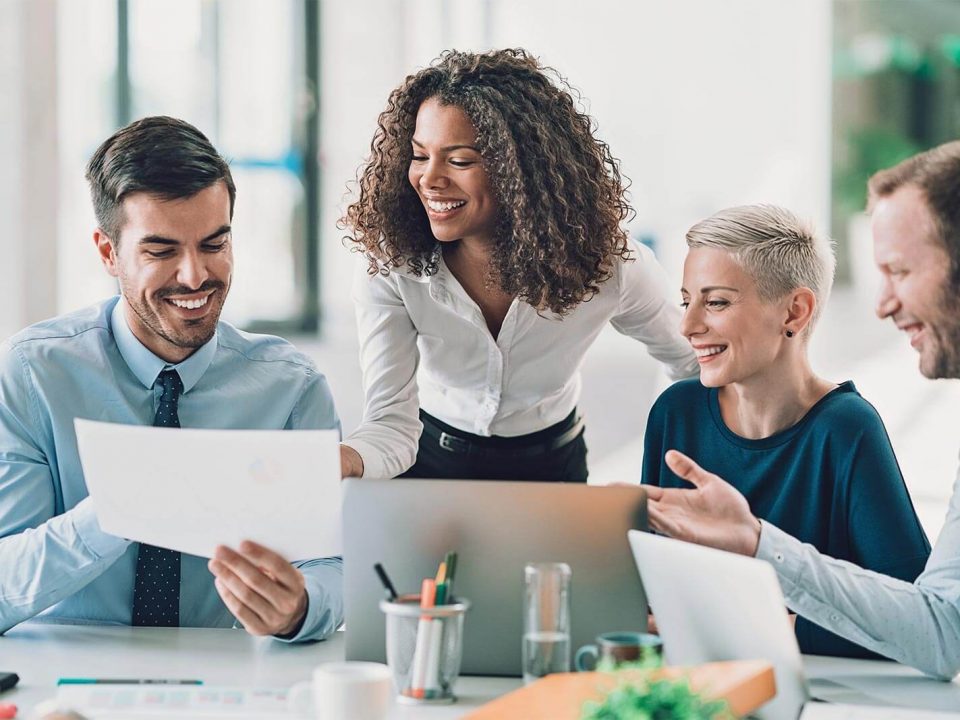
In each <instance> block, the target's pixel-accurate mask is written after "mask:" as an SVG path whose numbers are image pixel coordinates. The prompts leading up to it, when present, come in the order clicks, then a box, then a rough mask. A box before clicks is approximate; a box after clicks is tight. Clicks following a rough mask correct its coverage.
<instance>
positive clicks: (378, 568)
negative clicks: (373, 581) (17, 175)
mask: <svg viewBox="0 0 960 720" xmlns="http://www.w3.org/2000/svg"><path fill="white" fill-rule="evenodd" d="M373 569H374V571H375V572H376V573H377V577H378V578H380V582H381V583H383V589H384V590H386V591H387V600H389V601H390V602H394V601H395V600H396V599H397V589H396V588H395V587H394V586H393V583H392V582H390V577H389V576H388V575H387V571H386V570H384V569H383V565H381V564H380V563H376V564H375V565H374V566H373Z"/></svg>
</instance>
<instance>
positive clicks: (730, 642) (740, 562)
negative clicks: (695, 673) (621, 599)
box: [629, 532, 808, 720]
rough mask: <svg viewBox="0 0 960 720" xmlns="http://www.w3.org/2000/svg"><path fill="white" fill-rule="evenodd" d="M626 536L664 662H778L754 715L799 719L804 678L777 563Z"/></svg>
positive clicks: (656, 537)
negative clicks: (766, 698)
mask: <svg viewBox="0 0 960 720" xmlns="http://www.w3.org/2000/svg"><path fill="white" fill-rule="evenodd" d="M629 537H630V545H631V547H632V549H633V555H634V558H635V559H636V562H637V568H638V569H639V570H640V577H642V578H643V583H644V587H645V588H646V590H647V597H648V598H649V600H650V606H651V610H652V611H653V614H654V616H655V617H656V618H657V627H658V628H659V632H660V636H661V637H662V638H663V649H664V654H665V656H666V660H667V662H668V663H670V664H671V665H692V664H699V663H704V662H714V661H719V660H766V661H768V662H769V663H770V664H772V665H773V667H774V674H775V676H776V682H777V695H776V697H774V699H773V700H771V701H770V702H768V703H767V704H766V705H764V706H763V707H762V708H761V709H760V710H759V711H757V712H756V713H755V716H756V717H758V718H762V719H763V720H796V718H797V716H799V715H800V710H801V708H802V707H803V703H804V702H805V701H806V700H807V698H808V692H807V683H806V679H805V677H804V674H803V661H802V659H801V657H800V649H799V647H798V646H797V638H796V635H795V634H794V632H793V628H792V627H791V626H790V621H789V620H788V619H787V610H786V605H785V603H784V601H783V594H782V593H781V592H780V583H779V582H778V581H777V575H776V573H775V572H774V570H773V568H772V567H770V565H769V564H768V563H766V562H764V561H763V560H756V559H755V558H750V557H744V556H743V555H735V554H733V553H728V552H723V551H722V550H714V549H712V548H706V547H701V546H699V545H693V544H691V543H685V542H680V541H678V540H670V539H669V538H665V537H660V536H659V535H651V534H649V533H643V532H630V533H629Z"/></svg>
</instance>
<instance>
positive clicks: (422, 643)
mask: <svg viewBox="0 0 960 720" xmlns="http://www.w3.org/2000/svg"><path fill="white" fill-rule="evenodd" d="M436 598H437V581H436V580H433V579H432V578H425V579H424V581H423V583H422V584H421V585H420V607H421V608H432V607H433V604H434V601H435V600H436ZM430 627H431V622H430V616H429V615H421V616H420V622H419V623H417V645H416V647H415V648H414V650H413V677H412V678H411V682H410V689H411V691H412V692H413V696H414V697H415V698H422V697H424V694H425V693H424V686H425V685H426V684H427V683H426V680H427V655H429V653H430Z"/></svg>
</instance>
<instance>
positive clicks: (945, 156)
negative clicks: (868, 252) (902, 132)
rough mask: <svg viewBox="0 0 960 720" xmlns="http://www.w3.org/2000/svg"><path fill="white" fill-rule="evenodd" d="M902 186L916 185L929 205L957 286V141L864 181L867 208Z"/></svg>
mask: <svg viewBox="0 0 960 720" xmlns="http://www.w3.org/2000/svg"><path fill="white" fill-rule="evenodd" d="M904 185H915V186H916V187H918V188H919V189H920V191H921V192H922V193H923V195H924V197H925V198H926V200H927V206H928V207H929V208H930V214H931V215H932V216H933V220H934V223H935V225H936V229H937V235H938V236H939V240H940V242H942V243H943V248H944V250H946V251H947V255H948V256H949V258H950V277H951V283H952V285H953V287H960V140H954V141H953V142H948V143H945V144H944V145H940V146H938V147H935V148H933V149H931V150H927V151H926V152H922V153H920V154H919V155H914V156H913V157H910V158H907V159H906V160H904V161H903V162H901V163H899V164H898V165H894V166H893V167H892V168H888V169H886V170H881V171H880V172H878V173H875V174H874V175H873V176H872V177H871V178H870V181H869V182H868V183H867V190H868V194H869V201H868V204H869V206H870V207H873V205H874V204H875V203H876V201H877V200H879V199H880V198H884V197H887V196H888V195H892V194H893V193H894V192H896V191H897V190H898V189H899V188H901V187H903V186H904Z"/></svg>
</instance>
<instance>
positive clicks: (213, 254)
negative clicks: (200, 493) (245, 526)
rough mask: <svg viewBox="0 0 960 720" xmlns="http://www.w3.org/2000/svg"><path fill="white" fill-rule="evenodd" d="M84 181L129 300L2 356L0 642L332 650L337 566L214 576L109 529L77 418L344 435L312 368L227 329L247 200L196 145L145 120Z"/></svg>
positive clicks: (301, 565)
mask: <svg viewBox="0 0 960 720" xmlns="http://www.w3.org/2000/svg"><path fill="white" fill-rule="evenodd" d="M87 179H88V180H89V182H90V186H91V192H92V195H93V202H94V208H95V211H96V214H97V222H98V225H99V227H98V228H97V230H96V231H95V232H94V242H95V244H96V247H97V250H98V252H99V255H100V258H101V260H102V261H103V264H104V266H105V268H106V269H107V271H108V272H109V273H110V274H111V275H113V276H114V277H116V278H117V280H118V282H119V286H120V296H119V297H114V298H111V299H109V300H107V301H105V302H102V303H100V304H98V305H95V306H93V307H90V308H86V309H84V310H80V311H78V312H75V313H71V314H68V315H64V316H61V317H58V318H54V319H52V320H48V321H46V322H42V323H39V324H37V325H34V326H31V327H29V328H27V329H26V330H23V331H22V332H20V333H18V334H17V335H14V336H13V337H12V338H10V339H9V340H7V342H6V343H4V345H3V346H2V348H0V632H5V631H6V630H8V629H9V628H11V627H13V626H14V625H16V624H17V623H20V622H22V621H24V620H27V619H29V618H33V617H38V618H40V619H43V620H49V621H65V622H89V623H113V624H138V625H180V626H191V627H231V626H233V625H234V624H235V623H236V622H238V621H239V623H240V624H242V625H243V626H244V627H245V628H246V629H247V631H248V632H250V633H252V634H254V635H274V636H276V637H278V638H280V639H284V640H292V641H299V640H313V639H319V638H323V637H325V636H327V635H329V634H330V633H331V632H333V631H334V630H335V629H336V627H337V626H338V625H339V624H340V622H341V619H342V616H343V600H342V562H341V559H340V558H324V559H317V560H309V561H302V562H298V563H297V564H296V566H294V565H292V564H291V563H289V562H288V561H287V560H286V559H284V558H282V557H280V556H279V555H277V554H276V553H274V552H272V551H270V550H269V549H267V548H263V547H261V546H258V545H255V544H253V543H243V544H242V545H241V546H240V547H239V548H227V547H220V548H218V549H217V553H216V555H215V557H214V558H212V559H210V560H209V561H208V560H207V559H206V558H200V557H195V556H190V555H186V554H183V555H181V554H180V553H175V552H172V551H169V550H165V549H162V548H152V546H148V545H141V544H139V543H134V542H130V541H128V540H125V539H123V538H119V537H115V536H113V535H109V534H107V533H105V532H103V531H102V530H101V529H100V527H99V525H98V523H97V517H96V508H95V507H94V505H93V501H92V499H91V498H89V497H87V489H86V485H85V483H84V478H83V472H82V470H81V466H80V461H79V457H78V454H77V446H76V437H75V435H74V428H73V420H74V418H77V417H80V418H89V419H93V420H102V421H108V422H115V423H125V424H137V425H150V424H158V425H159V424H168V425H170V424H172V425H174V426H177V425H179V426H182V427H187V428H236V429H251V428H260V429H319V428H337V429H339V427H340V423H339V420H338V418H337V414H336V410H335V409H334V405H333V399H332V397H331V394H330V390H329V388H328V386H327V383H326V381H325V379H324V377H323V376H322V375H321V374H320V373H319V372H318V371H317V369H316V368H315V367H314V365H313V363H312V362H311V361H310V360H309V359H308V358H307V357H305V356H304V355H302V354H300V353H298V352H297V351H296V350H294V348H293V347H292V346H291V345H290V344H288V343H287V342H285V341H284V340H281V339H279V338H275V337H269V336H262V335H250V334H247V333H243V332H240V331H239V330H237V329H235V328H233V327H232V326H230V325H229V324H227V323H225V322H220V321H219V317H220V311H221V309H222V307H223V303H224V300H225V299H226V296H227V293H228V292H229V289H230V281H231V276H232V269H233V255H232V247H231V243H232V238H231V232H230V222H231V219H232V216H233V204H234V198H235V189H234V185H233V180H232V177H231V174H230V169H229V167H228V166H227V164H226V162H225V161H224V160H223V159H222V158H221V157H220V155H219V154H218V153H217V152H216V150H215V149H214V148H213V147H212V145H210V143H209V141H208V140H207V138H206V137H204V136H203V134H202V133H200V132H199V131H198V130H197V129H196V128H193V127H192V126H190V125H188V124H187V123H184V122H182V121H179V120H174V119H172V118H165V117H156V118H145V119H143V120H140V121H137V122H135V123H133V124H131V125H129V126H127V127H126V128H123V129H121V130H119V131H118V132H117V133H116V134H114V135H113V136H112V137H111V138H109V139H108V140H107V141H106V142H104V143H103V145H101V147H100V148H99V149H98V150H97V152H96V153H95V154H94V156H93V158H92V159H91V161H90V164H89V166H88V169H87ZM143 462H145V463H149V462H150V458H149V457H145V458H143ZM183 471H184V472H187V473H189V472H191V468H189V467H184V468H183ZM203 481H204V478H203V477H202V476H198V477H197V478H196V482H198V483H201V482H203ZM130 482H134V483H135V482H137V478H135V477H132V478H130ZM158 580H159V581H160V585H161V586H163V585H171V586H173V587H172V589H171V590H170V591H168V594H165V595H164V596H163V597H162V598H160V599H162V600H163V601H164V602H168V601H169V602H168V604H167V605H164V606H163V607H160V599H158V598H157V597H156V596H152V595H151V594H150V591H149V590H148V589H147V586H148V585H152V584H153V583H155V582H156V581H158Z"/></svg>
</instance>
